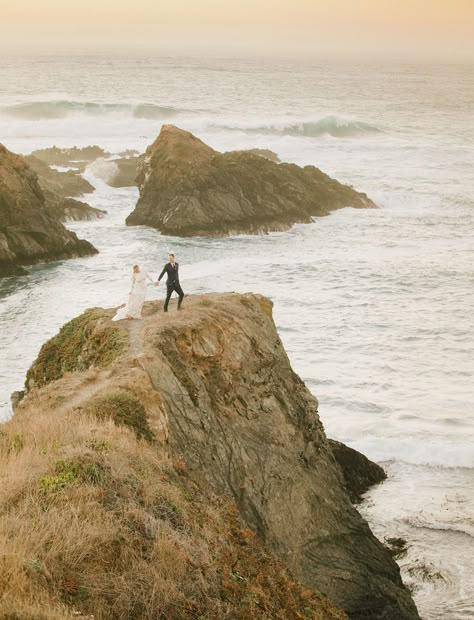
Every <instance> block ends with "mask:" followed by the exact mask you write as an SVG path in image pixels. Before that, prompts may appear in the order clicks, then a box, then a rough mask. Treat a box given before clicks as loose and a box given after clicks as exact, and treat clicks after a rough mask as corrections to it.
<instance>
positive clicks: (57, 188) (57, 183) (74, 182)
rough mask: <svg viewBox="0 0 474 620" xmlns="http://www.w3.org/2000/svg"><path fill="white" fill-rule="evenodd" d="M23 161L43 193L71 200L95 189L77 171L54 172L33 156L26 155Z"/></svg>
mask: <svg viewBox="0 0 474 620" xmlns="http://www.w3.org/2000/svg"><path fill="white" fill-rule="evenodd" d="M25 161H26V163H27V164H28V165H29V166H30V167H31V168H32V169H33V170H34V171H35V172H36V174H37V175H38V182H39V184H40V187H41V189H42V190H43V191H44V190H48V191H51V192H54V193H56V194H58V195H59V196H63V197H68V198H72V197H74V196H81V195H82V194H88V193H91V192H93V191H94V189H95V188H94V187H93V186H92V185H91V184H90V183H89V181H87V180H86V179H84V178H83V177H82V176H81V175H80V174H79V173H78V172H77V171H73V170H67V171H65V172H61V171H59V170H55V169H54V168H50V167H49V165H48V164H47V163H46V162H45V161H43V160H41V159H38V158H37V157H34V156H33V155H27V156H26V157H25Z"/></svg>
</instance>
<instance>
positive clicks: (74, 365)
mask: <svg viewBox="0 0 474 620" xmlns="http://www.w3.org/2000/svg"><path fill="white" fill-rule="evenodd" d="M107 318H108V314H107V313H105V312H103V311H102V312H101V311H99V310H86V312H84V313H83V314H81V315H80V316H78V317H77V318H75V319H73V320H72V321H69V323H66V324H65V325H64V326H63V327H62V328H61V329H60V330H59V333H58V334H56V336H53V338H51V339H50V340H48V341H47V342H46V343H45V344H44V345H43V346H42V347H41V350H40V352H39V355H38V357H37V358H36V360H35V362H34V363H33V365H32V366H31V368H30V369H29V370H28V373H27V376H26V386H27V387H28V388H31V387H32V386H33V385H35V386H42V385H46V384H47V383H50V382H51V381H56V380H57V379H60V378H61V377H62V376H63V375H64V373H66V372H72V371H75V370H86V369H87V368H90V367H91V366H98V367H100V368H106V367H107V366H109V365H110V364H111V363H112V362H113V361H114V360H115V359H116V358H117V357H118V355H120V353H122V352H123V351H124V350H125V349H126V347H127V336H126V333H125V332H123V331H121V330H120V329H118V328H116V327H112V326H111V325H106V324H104V320H105V319H107Z"/></svg>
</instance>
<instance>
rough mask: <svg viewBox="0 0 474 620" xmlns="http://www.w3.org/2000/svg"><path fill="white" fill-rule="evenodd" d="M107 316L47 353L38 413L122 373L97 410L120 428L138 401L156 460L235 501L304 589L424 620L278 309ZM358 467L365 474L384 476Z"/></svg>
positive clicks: (259, 301)
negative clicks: (88, 376)
mask: <svg viewBox="0 0 474 620" xmlns="http://www.w3.org/2000/svg"><path fill="white" fill-rule="evenodd" d="M91 312H92V311H91ZM107 316H108V317H112V316H113V311H109V313H108V314H104V311H94V312H92V315H91V318H90V320H88V319H87V318H86V317H85V315H83V316H82V317H79V318H78V319H75V322H71V323H69V324H67V325H66V326H64V328H63V329H62V330H61V332H60V333H59V334H58V336H56V337H55V339H54V340H52V341H50V342H49V343H47V344H46V345H45V346H44V347H43V349H42V350H41V352H40V355H39V357H38V360H37V361H36V362H35V364H34V365H33V366H32V368H31V369H30V371H29V373H28V376H29V379H31V378H34V379H35V381H34V384H35V385H36V386H37V387H34V388H33V392H34V393H33V394H32V395H31V394H29V395H28V396H27V397H26V401H28V399H29V398H30V397H31V396H33V398H32V402H38V398H39V397H40V393H41V389H46V390H47V389H49V392H48V393H54V394H55V395H56V394H58V393H64V394H66V396H65V398H67V399H72V402H77V400H78V396H77V394H76V395H74V393H73V392H67V393H66V392H62V391H61V390H63V391H64V389H65V386H69V390H71V385H72V382H73V381H75V382H76V384H77V385H78V386H82V388H81V389H85V388H84V385H87V386H88V387H87V390H88V392H86V394H90V393H91V392H94V389H93V387H91V385H90V382H87V381H85V380H83V379H82V378H81V377H82V374H81V373H84V372H88V371H87V365H94V366H98V367H99V368H103V367H104V364H108V366H107V369H108V370H107V373H108V374H107V375H106V376H104V375H102V384H99V386H98V388H95V393H94V396H93V397H92V399H91V401H90V402H89V401H86V402H84V403H83V404H82V405H81V406H82V407H83V408H84V410H86V411H88V410H89V409H90V408H93V407H94V406H95V407H97V402H99V404H100V407H101V411H103V410H104V407H105V405H104V402H105V404H106V405H107V403H108V405H107V408H106V409H107V411H108V412H109V413H108V415H109V416H112V419H114V415H115V414H114V413H113V406H112V403H111V402H109V401H110V400H111V399H112V400H113V399H115V401H117V402H123V400H124V398H125V397H126V394H124V392H129V396H128V398H133V399H135V400H137V399H138V400H139V401H140V403H141V404H142V408H141V409H143V411H142V416H146V419H147V421H148V422H147V424H148V428H149V430H150V432H151V433H152V434H153V436H154V437H155V438H156V441H157V448H156V449H157V450H159V449H160V448H159V447H158V446H159V445H160V446H162V448H161V449H166V450H169V452H170V456H171V458H172V459H173V460H174V461H176V460H178V461H180V462H181V461H182V462H183V463H185V471H186V476H187V478H188V479H190V480H192V481H193V482H194V483H195V484H197V485H198V487H199V488H200V489H201V490H202V492H203V493H204V494H208V493H214V494H216V495H217V496H220V497H227V498H230V499H232V500H233V502H235V505H236V506H237V507H238V510H239V513H240V515H241V517H242V518H243V519H244V520H245V521H246V523H247V524H248V525H249V526H250V527H251V528H252V529H253V530H254V532H256V533H257V535H258V537H259V539H260V540H261V541H262V542H263V543H264V544H265V546H266V547H267V549H270V550H271V551H272V552H273V553H274V554H276V555H277V556H278V557H279V558H280V559H281V560H282V561H283V562H284V563H285V564H286V566H287V567H288V568H289V569H290V571H291V573H292V574H293V575H294V576H295V577H296V578H297V579H299V580H301V581H302V582H303V583H305V584H306V585H307V586H308V587H310V588H312V589H316V590H318V591H320V592H322V593H324V594H325V595H327V596H329V598H331V599H332V600H333V601H334V602H335V603H336V605H337V606H339V607H341V608H343V609H344V610H345V611H346V613H347V614H348V615H349V617H350V618H352V619H354V620H382V619H383V620H416V619H418V618H419V616H418V613H417V611H416V608H415V605H414V603H413V601H412V599H411V595H410V593H409V591H408V590H407V588H405V586H404V585H403V583H402V581H401V578H400V571H399V568H398V566H397V564H396V563H395V561H394V560H393V559H392V557H391V556H390V553H389V552H388V551H387V549H386V548H385V547H384V545H382V544H381V543H380V542H379V541H378V540H377V539H376V538H375V537H374V535H373V534H372V532H371V531H370V528H369V526H368V524H367V523H366V522H365V521H364V520H363V519H362V517H361V516H360V514H359V513H358V512H357V510H356V509H355V508H354V507H353V505H352V504H351V501H350V496H349V493H348V490H347V483H346V482H345V480H344V478H343V476H342V473H341V468H340V466H339V465H338V463H337V462H336V460H335V458H334V454H333V450H334V444H333V443H331V442H330V441H328V439H327V438H326V436H325V434H324V430H323V426H322V424H321V421H320V419H319V415H318V401H317V400H316V398H315V397H314V396H313V395H312V394H311V393H310V392H309V390H308V389H307V388H306V386H305V385H304V383H303V381H302V380H301V379H300V378H299V377H298V376H297V375H296V374H295V373H294V372H293V370H292V368H291V366H290V363H289V360H288V357H287V355H286V353H285V350H284V348H283V346H282V343H281V340H280V338H279V337H278V334H277V331H276V329H275V325H274V322H273V319H272V304H271V302H270V301H269V300H268V299H266V298H264V297H261V296H259V295H250V294H249V295H239V294H221V295H218V294H214V295H206V296H192V297H187V298H186V299H185V304H184V309H183V310H182V311H181V312H170V313H168V314H164V313H163V312H162V308H161V304H160V303H159V302H153V303H147V304H146V305H145V308H144V319H143V321H141V322H133V321H122V322H118V323H112V322H110V319H108V318H107ZM112 329H114V330H117V329H118V330H124V332H126V333H128V339H129V340H128V341H129V347H128V349H127V350H126V351H123V349H120V348H117V346H116V345H115V344H114V346H113V351H114V356H113V357H112V356H108V355H107V350H106V347H105V345H104V343H105V342H114V343H115V342H122V341H121V340H120V338H117V337H116V336H113V337H112V333H111V332H110V331H109V330H112ZM97 330H100V333H106V334H107V337H106V338H105V337H100V338H98V337H97V333H98V331H97ZM75 332H77V333H75ZM69 341H71V342H72V343H74V347H71V346H70V345H69V344H68V343H69ZM97 342H99V345H97ZM91 343H93V344H94V346H93V348H92V349H91ZM101 343H102V345H101ZM98 346H99V349H97V347H98ZM62 351H64V353H62ZM91 352H92V353H91ZM51 356H52V357H51ZM85 360H89V362H88V363H87V364H85ZM74 371H77V372H78V377H77V379H74V376H75V375H74ZM79 371H81V372H79ZM71 372H72V373H73V374H72V375H71V374H70V373H71ZM102 372H103V371H102ZM68 373H69V374H68ZM48 381H50V382H51V385H50V386H48ZM61 381H63V382H64V383H61ZM40 385H42V386H43V387H42V388H40V387H39V386H40ZM61 386H63V387H61ZM29 389H31V387H30V381H29ZM117 389H119V390H120V395H118V394H117V393H116V392H117ZM35 390H36V391H35ZM113 390H115V392H114V391H113ZM110 394H112V396H108V395H110ZM112 397H113V398H112ZM88 398H90V396H88ZM98 399H99V400H98ZM107 399H109V400H107ZM115 401H114V402H115ZM48 402H49V401H48ZM134 402H135V401H134ZM135 409H136V410H137V407H136V408H135ZM141 409H140V410H141ZM126 419H128V420H129V423H131V422H130V415H128V418H127V416H125V414H124V413H123V412H121V410H117V414H116V421H117V424H124V423H127V422H126V421H124V420H126ZM142 422H143V420H142ZM142 426H143V424H142V423H141V426H140V428H141V427H142ZM336 447H337V446H336ZM357 463H358V468H359V470H360V471H361V472H362V470H363V468H364V466H365V465H367V467H368V468H369V469H370V468H371V467H372V464H370V463H369V462H367V463H366V462H365V461H364V460H363V459H362V460H360V459H358V461H357ZM358 477H360V476H358Z"/></svg>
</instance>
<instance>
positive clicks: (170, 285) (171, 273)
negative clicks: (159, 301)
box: [158, 262, 184, 312]
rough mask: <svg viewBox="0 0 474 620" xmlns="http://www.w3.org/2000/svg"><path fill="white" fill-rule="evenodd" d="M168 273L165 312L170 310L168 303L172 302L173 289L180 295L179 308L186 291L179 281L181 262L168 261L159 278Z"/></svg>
mask: <svg viewBox="0 0 474 620" xmlns="http://www.w3.org/2000/svg"><path fill="white" fill-rule="evenodd" d="M165 273H166V275H167V280H166V301H165V305H164V307H163V310H164V311H165V312H168V304H169V302H170V298H171V295H172V293H173V291H176V292H177V293H178V295H179V300H178V310H179V309H180V308H181V304H182V303H183V298H184V292H183V289H182V288H181V284H180V283H179V264H178V263H176V262H175V263H166V265H165V266H164V267H163V271H162V272H161V273H160V275H159V277H158V280H161V278H162V277H163V276H164V275H165Z"/></svg>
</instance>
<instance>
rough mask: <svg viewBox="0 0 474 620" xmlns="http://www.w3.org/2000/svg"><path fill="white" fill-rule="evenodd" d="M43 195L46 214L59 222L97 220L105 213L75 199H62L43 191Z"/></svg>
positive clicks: (52, 193)
mask: <svg viewBox="0 0 474 620" xmlns="http://www.w3.org/2000/svg"><path fill="white" fill-rule="evenodd" d="M43 193H44V197H45V201H46V202H45V205H46V209H47V211H48V213H50V214H51V215H52V216H53V217H54V218H56V219H58V220H60V221H61V222H74V221H83V220H98V219H100V218H101V217H104V215H105V214H106V213H107V211H104V210H102V209H96V208H95V207H91V206H90V205H88V204H87V203H86V202H82V201H81V200H76V199H75V198H63V197H62V196H59V195H58V194H56V193H55V192H51V191H49V190H43Z"/></svg>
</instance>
